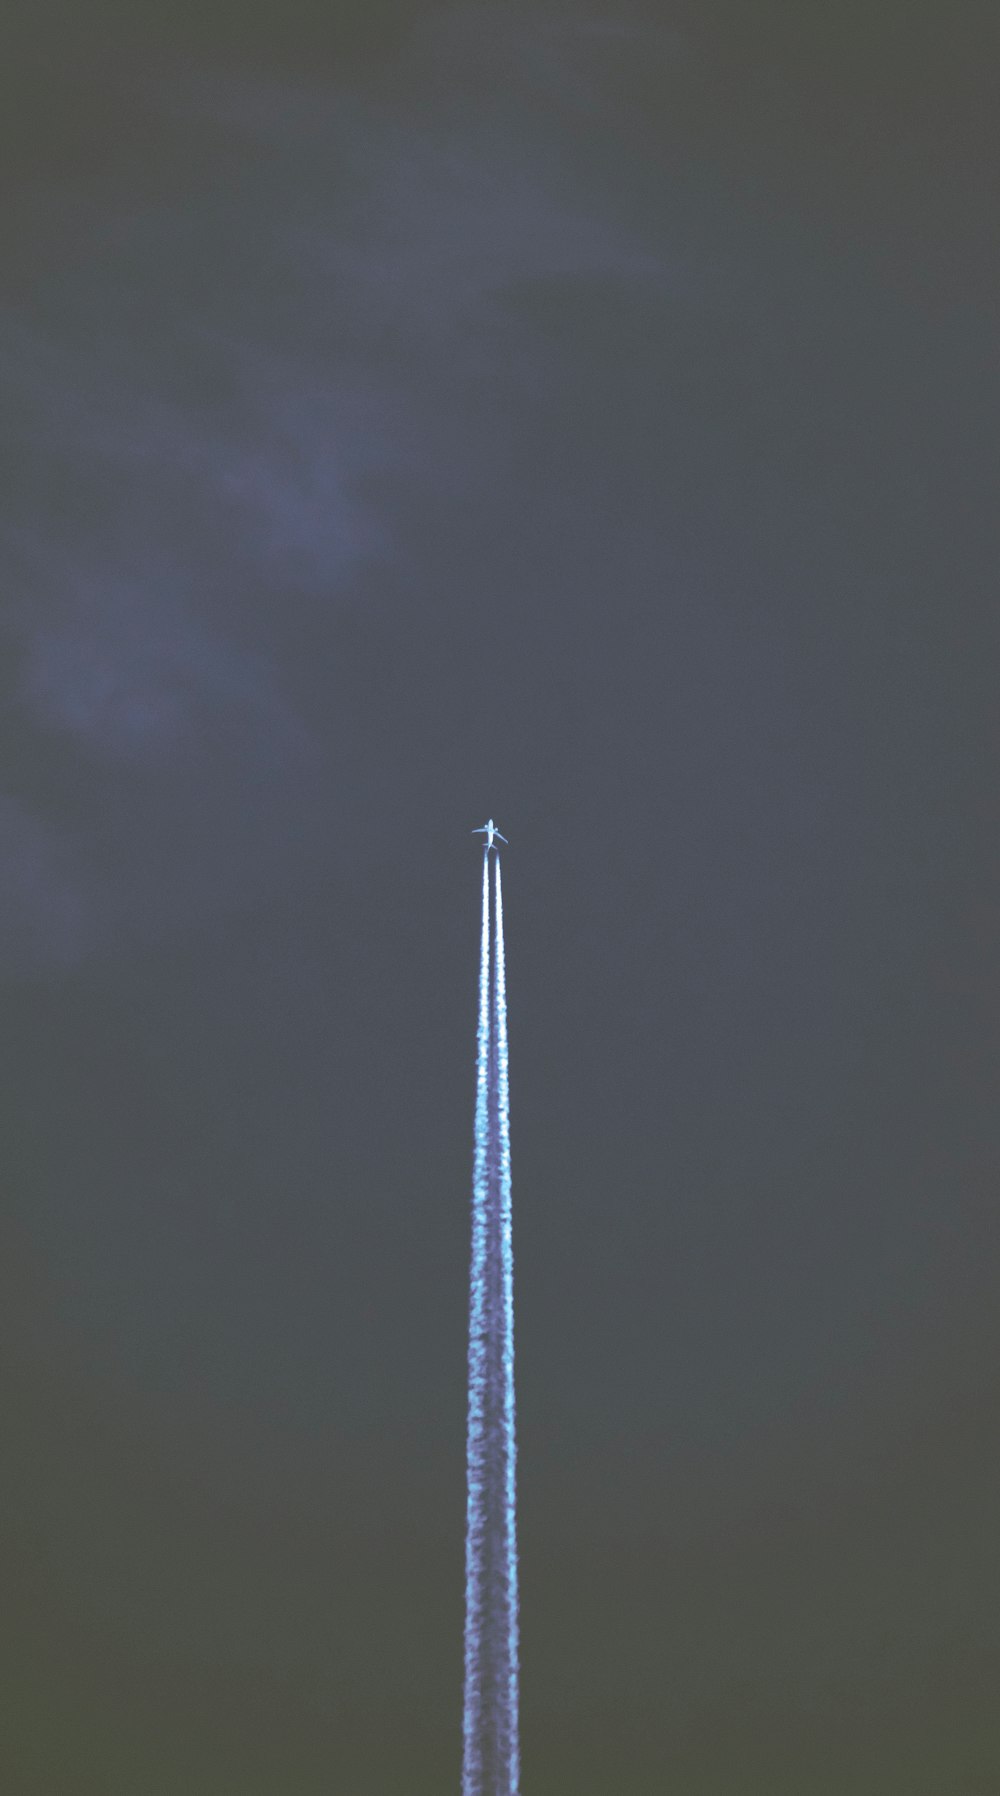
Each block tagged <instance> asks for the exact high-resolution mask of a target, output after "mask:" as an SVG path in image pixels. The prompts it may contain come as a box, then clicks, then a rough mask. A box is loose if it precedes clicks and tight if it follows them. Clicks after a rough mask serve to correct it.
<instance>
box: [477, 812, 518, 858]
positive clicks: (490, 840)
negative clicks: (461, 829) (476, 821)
mask: <svg viewBox="0 0 1000 1796" xmlns="http://www.w3.org/2000/svg"><path fill="white" fill-rule="evenodd" d="M469 834H470V836H485V837H486V842H485V848H486V852H487V854H489V852H490V849H491V848H496V844H497V842H503V843H504V845H505V846H506V847H507V848H509V847H510V843H509V842H508V841H507V837H506V836H502V835H501V834H500V831H499V830H498V829H497V826H496V824H495V823H494V821H493V819H492V817H491V818H490V819H489V822H488V823H483V824H481V825H480V827H479V829H470V831H469ZM499 852H500V850H499V848H497V853H498V854H499Z"/></svg>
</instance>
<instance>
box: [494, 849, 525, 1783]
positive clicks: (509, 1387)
mask: <svg viewBox="0 0 1000 1796" xmlns="http://www.w3.org/2000/svg"><path fill="white" fill-rule="evenodd" d="M495 871H496V911H495V927H496V952H495V955H494V967H495V972H494V1016H493V1029H494V1040H495V1043H496V1083H497V1138H498V1146H499V1166H498V1173H499V1192H498V1196H499V1224H500V1230H499V1233H500V1283H501V1312H500V1319H499V1320H500V1341H499V1343H498V1344H499V1348H500V1362H501V1364H500V1372H501V1379H502V1385H501V1405H502V1426H501V1451H502V1459H503V1468H502V1469H503V1518H502V1526H503V1542H502V1554H503V1572H504V1590H503V1595H504V1610H505V1614H504V1616H503V1625H504V1628H505V1634H506V1641H505V1645H506V1662H505V1663H504V1665H503V1674H504V1683H505V1685H506V1713H505V1714H504V1715H503V1717H502V1728H501V1733H500V1742H499V1743H500V1745H501V1750H502V1753H503V1760H504V1770H505V1774H506V1781H505V1782H504V1783H503V1784H502V1785H501V1786H498V1787H499V1788H500V1789H502V1796H517V1790H518V1783H519V1774H520V1750H519V1741H518V1613H517V1508H516V1498H517V1436H516V1430H515V1414H514V1250H513V1236H512V1227H511V1223H512V1217H511V1185H510V1076H509V1063H508V1053H507V969H506V962H505V955H504V942H503V894H502V891H501V886H500V856H499V855H497V858H496V869H495Z"/></svg>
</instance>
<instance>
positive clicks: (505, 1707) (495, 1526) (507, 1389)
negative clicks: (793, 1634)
mask: <svg viewBox="0 0 1000 1796" xmlns="http://www.w3.org/2000/svg"><path fill="white" fill-rule="evenodd" d="M489 904H490V884H489V849H488V848H487V850H486V852H485V853H484V856H483V919H482V934H481V938H480V962H479V1029H478V1038H477V1071H476V1127H475V1155H474V1162H473V1186H472V1261H471V1277H470V1297H469V1424H468V1512H467V1522H466V1603H465V1708H464V1716H463V1730H464V1738H463V1757H462V1796H517V1792H518V1780H519V1749H518V1606H517V1538H516V1531H515V1472H516V1463H515V1433H514V1277H513V1256H512V1243H511V1184H510V1105H509V1075H508V1053H507V990H506V971H505V964H504V941H503V900H502V894H501V887H500V863H499V857H498V859H497V866H496V884H495V893H494V950H493V965H492V968H491V966H490V916H489ZM491 972H492V979H491Z"/></svg>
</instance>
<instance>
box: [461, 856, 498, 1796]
mask: <svg viewBox="0 0 1000 1796" xmlns="http://www.w3.org/2000/svg"><path fill="white" fill-rule="evenodd" d="M490 1058H491V1056H490V877H489V856H488V851H484V853H483V913H482V927H481V931H480V938H479V1021H478V1027H477V1031H476V1120H475V1138H474V1145H473V1165H472V1257H471V1264H470V1268H469V1418H468V1435H467V1445H466V1456H467V1483H468V1499H467V1508H466V1524H465V1707H464V1714H463V1749H462V1792H463V1796H483V1735H484V1732H485V1723H486V1716H485V1714H484V1698H485V1697H486V1694H487V1692H486V1691H485V1690H484V1672H485V1669H486V1668H485V1666H484V1657H485V1652H484V1647H485V1641H484V1629H485V1628H486V1626H487V1625H488V1616H487V1614H486V1605H485V1598H486V1588H485V1585H486V1557H487V1545H488V1543H487V1539H486V1531H487V1526H488V1507H489V1506H488V1496H489V1492H488V1488H487V1471H488V1467H487V1433H486V1420H487V1418H486V1407H487V1396H488V1348H489V1317H488V1306H487V1237H488V1212H489V1195H490V1193H489V1160H490V1094H489V1086H490V1077H489V1075H490Z"/></svg>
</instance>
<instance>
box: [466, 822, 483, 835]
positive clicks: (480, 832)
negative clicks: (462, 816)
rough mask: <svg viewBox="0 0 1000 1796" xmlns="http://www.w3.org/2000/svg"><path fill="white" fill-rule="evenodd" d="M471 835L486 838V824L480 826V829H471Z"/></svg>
mask: <svg viewBox="0 0 1000 1796" xmlns="http://www.w3.org/2000/svg"><path fill="white" fill-rule="evenodd" d="M469 834H470V836H485V834H486V825H485V823H482V824H480V826H479V828H478V829H470V831H469Z"/></svg>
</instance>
